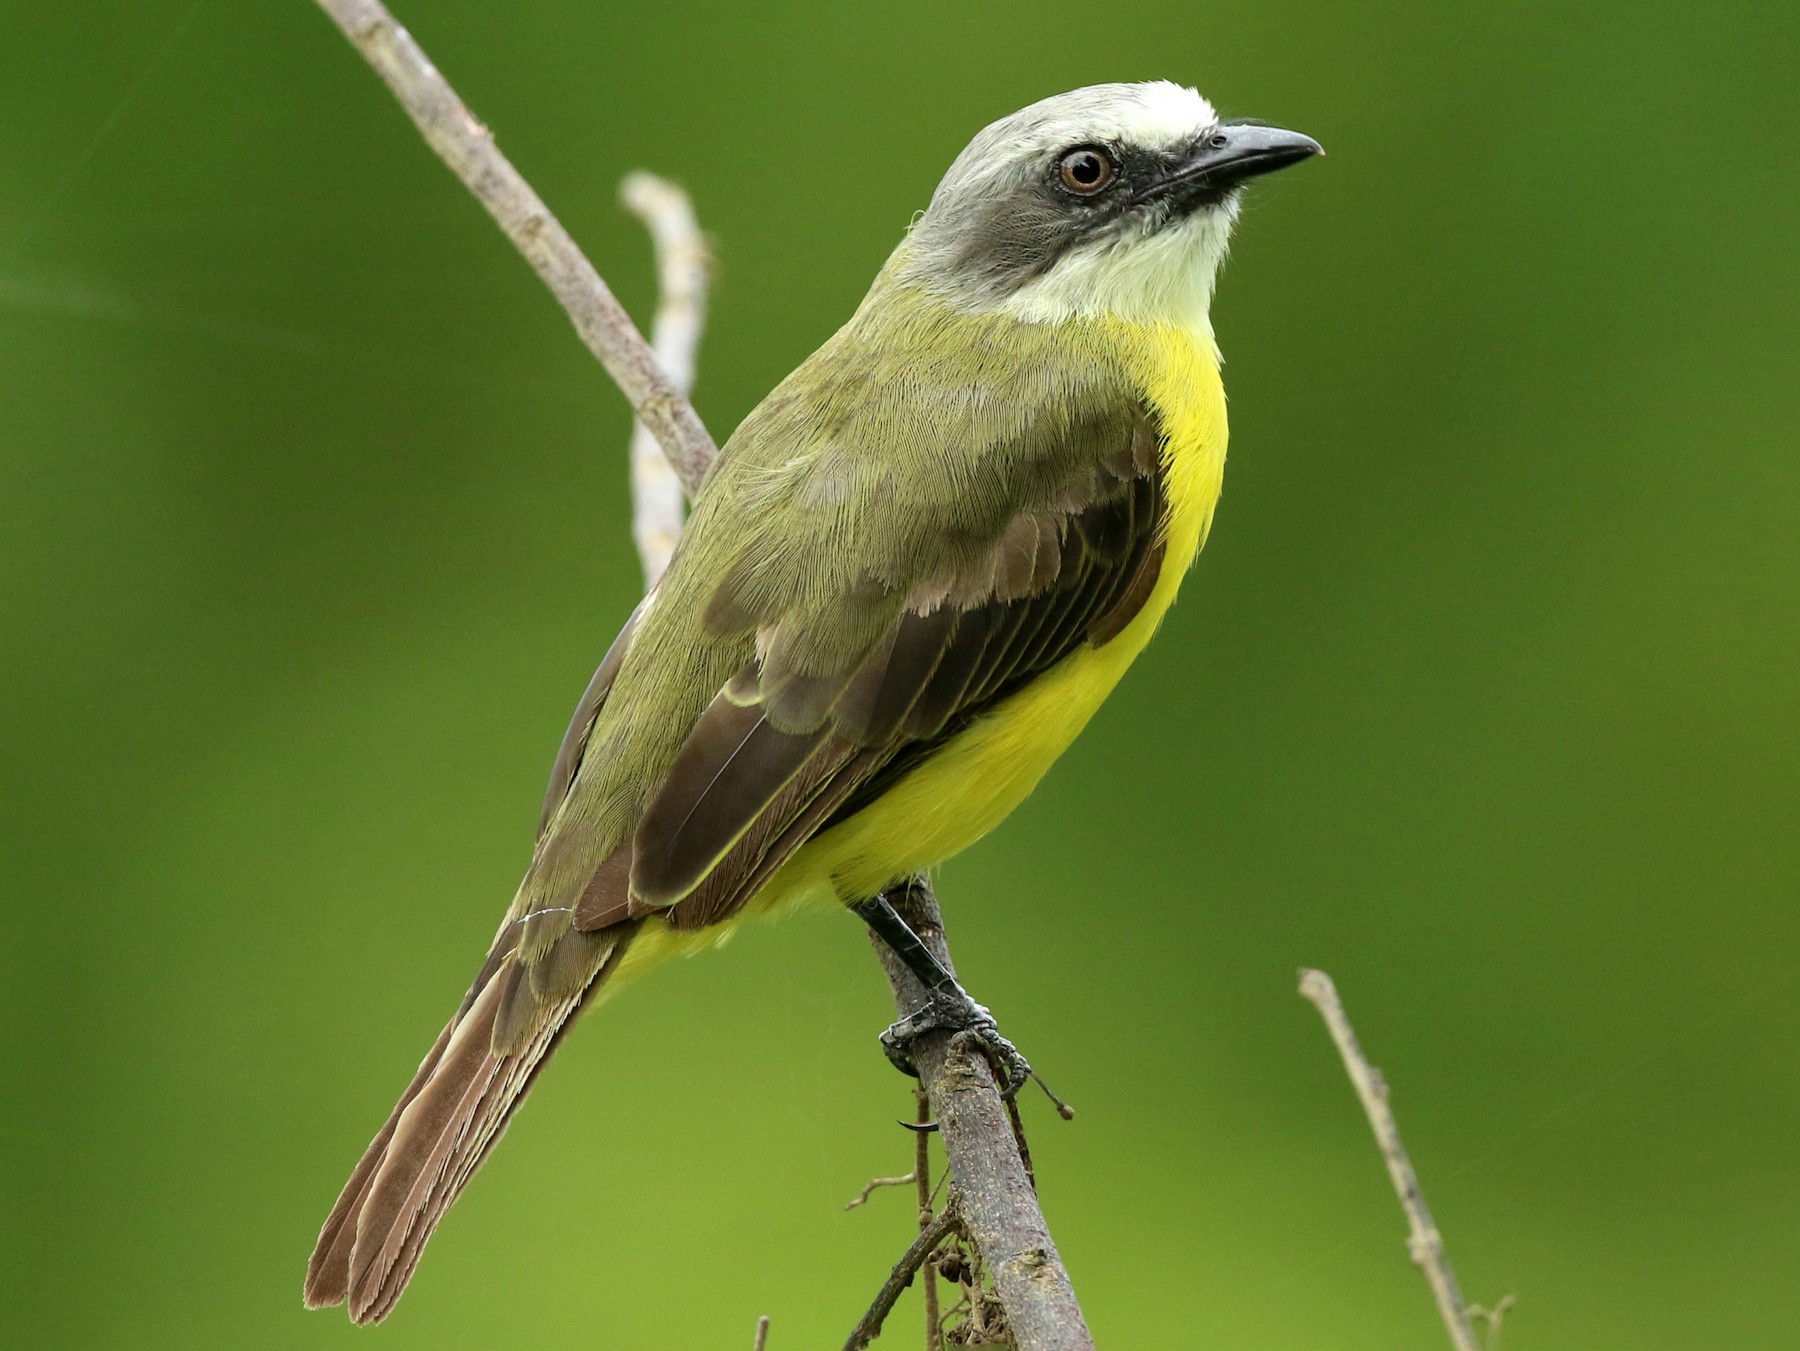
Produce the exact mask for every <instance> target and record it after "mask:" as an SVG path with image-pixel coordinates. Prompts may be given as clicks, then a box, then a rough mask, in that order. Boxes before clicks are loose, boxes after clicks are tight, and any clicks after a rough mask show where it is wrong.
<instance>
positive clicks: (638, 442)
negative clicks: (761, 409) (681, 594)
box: [619, 172, 707, 590]
mask: <svg viewBox="0 0 1800 1351" xmlns="http://www.w3.org/2000/svg"><path fill="white" fill-rule="evenodd" d="M619 200H620V201H622V202H623V203H624V204H625V209H626V210H627V211H629V212H631V214H632V215H634V216H636V217H637V218H638V220H640V221H642V222H643V225H644V228H645V229H647V230H648V231H649V232H650V242H651V243H652V245H653V246H654V247H655V249H656V281H657V301H656V319H655V321H654V322H653V323H652V324H651V326H650V345H651V347H652V348H654V349H655V352H656V358H657V360H658V361H659V362H661V363H662V368H663V370H664V371H665V372H666V373H667V374H668V377H669V382H670V383H671V384H673V385H674V386H675V388H676V389H677V390H679V391H680V392H681V393H682V394H684V395H685V394H687V393H688V392H689V391H691V390H692V389H693V387H694V358H695V355H696V353H697V352H698V351H699V348H700V332H701V330H702V329H703V328H704V327H705V325H706V282H707V256H706V238H705V236H703V235H702V234H701V233H700V224H699V222H698V221H697V220H695V219H694V206H693V203H692V202H690V201H689V200H688V195H687V193H685V192H683V191H682V190H681V188H680V187H678V186H677V185H676V184H674V183H671V182H669V181H668V179H666V178H658V177H657V176H656V175H655V174H647V173H642V172H640V173H634V174H629V175H627V176H626V178H625V181H624V182H623V183H621V184H620V185H619ZM682 499H683V494H682V484H681V480H680V479H679V478H678V477H676V474H675V469H674V466H673V465H671V464H670V462H669V457H668V456H667V455H665V454H664V453H663V448H662V446H661V445H659V444H658V443H657V439H656V435H655V433H654V432H652V431H651V430H650V429H649V428H648V427H646V426H645V425H644V423H643V422H642V420H640V421H638V422H637V423H635V424H634V425H633V426H632V429H631V535H632V538H633V539H634V540H635V541H636V542H637V550H638V557H639V559H641V560H642V561H643V565H644V588H645V590H648V589H649V588H650V587H652V586H655V585H656V579H657V578H658V577H661V576H662V574H663V569H665V568H666V567H668V566H669V557H670V555H671V554H673V553H674V552H675V541H676V540H677V539H679V538H680V537H681V515H682Z"/></svg>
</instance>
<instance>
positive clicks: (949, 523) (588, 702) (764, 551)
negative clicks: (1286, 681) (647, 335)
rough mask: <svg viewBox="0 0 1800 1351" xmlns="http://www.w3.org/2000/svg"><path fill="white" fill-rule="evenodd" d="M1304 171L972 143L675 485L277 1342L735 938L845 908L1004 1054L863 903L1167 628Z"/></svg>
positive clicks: (1300, 142)
mask: <svg viewBox="0 0 1800 1351" xmlns="http://www.w3.org/2000/svg"><path fill="white" fill-rule="evenodd" d="M1319 153H1321V150H1320V147H1319V145H1318V143H1317V142H1316V141H1314V140H1312V139H1311V138H1310V137H1307V136H1304V135H1301V134H1299V133H1297V132H1292V131H1287V130H1284V129H1282V128H1279V127H1275V126H1270V125H1266V124H1263V123H1258V122H1253V121H1247V120H1235V119H1223V118H1221V117H1220V116H1219V115H1218V114H1217V112H1215V110H1214V108H1213V107H1212V105H1211V104H1210V103H1209V102H1207V100H1206V99H1204V98H1203V97H1202V96H1201V95H1200V94H1199V93H1197V92H1196V91H1195V90H1194V89H1192V88H1189V87H1187V86H1184V85H1181V84H1178V83H1173V82H1170V81H1150V82H1143V83H1117V84H1098V85H1092V86H1089V87H1086V88H1082V89H1076V90H1073V91H1071V92H1068V93H1063V94H1058V95H1056V96H1054V97H1050V98H1046V99H1043V100H1041V101H1039V102H1036V103H1033V104H1031V105H1030V106H1029V107H1026V108H1024V109H1022V110H1020V111H1018V112H1015V113H1013V114H1011V115H1010V116H1006V117H1003V118H1001V119H1000V120H998V121H996V122H994V123H993V124H991V125H990V126H988V127H986V128H985V129H983V130H982V131H981V132H979V133H978V134H977V135H976V136H975V137H974V139H973V140H972V141H970V142H969V144H968V146H967V148H966V149H964V150H963V151H962V153H961V154H960V155H959V156H957V158H956V159H955V161H954V162H953V163H952V164H951V166H950V168H949V170H948V171H947V172H946V173H945V175H944V177H943V179H942V181H941V182H940V183H939V185H938V187H937V189H936V191H935V192H934V193H933V194H932V197H931V200H930V203H929V205H928V207H927V208H926V209H925V211H924V212H923V213H922V214H921V215H919V216H918V217H917V218H916V220H915V221H914V222H913V223H912V225H911V226H910V227H909V228H908V229H907V231H906V233H905V234H904V236H903V238H902V239H901V241H900V243H899V244H898V246H897V247H896V248H895V249H894V251H893V253H892V255H891V256H890V257H889V258H888V260H887V262H886V264H885V265H884V266H883V267H882V268H881V270H880V272H879V273H878V275H877V276H876V278H875V281H874V283H873V284H872V286H871V288H870V290H869V292H868V294H867V296H866V297H865V298H864V299H863V301H862V302H861V304H860V305H859V306H858V307H857V309H856V310H855V312H854V314H853V315H852V316H851V317H850V319H849V320H848V321H847V322H846V323H845V324H844V325H843V327H842V328H841V329H839V330H838V331H837V332H836V333H835V334H834V335H833V336H832V337H830V338H829V339H828V340H827V341H826V342H825V343H824V345H823V346H821V347H820V348H819V349H818V350H817V351H816V352H814V353H813V354H812V355H811V356H810V357H808V358H807V359H806V360H805V361H804V362H803V363H802V364H801V365H800V366H799V367H798V368H797V369H795V370H794V372H793V373H792V374H790V375H789V376H788V377H787V378H786V379H784V380H783V381H781V383H780V384H778V385H777V386H776V387H775V389H774V390H773V391H772V392H771V393H770V394H769V395H768V397H767V398H765V399H764V400H763V401H762V402H761V403H760V404H759V405H757V407H756V408H755V409H754V410H753V411H752V412H751V413H750V414H749V415H748V416H747V417H746V418H745V419H744V421H743V422H742V423H741V425H739V427H738V428H737V429H736V431H735V433H734V434H733V435H732V436H731V437H730V438H729V439H728V441H727V442H726V444H725V446H724V447H723V449H722V450H721V452H720V454H719V456H718V458H717V460H716V461H715V462H714V464H713V465H712V467H711V469H710V470H709V471H708V473H707V476H706V478H705V481H704V483H703V484H702V486H701V488H700V490H699V492H698V494H697V495H696V498H695V502H694V505H693V510H692V513H691V516H690V519H689V521H688V524H687V527H686V529H685V531H684V533H683V535H682V538H681V541H680V544H679V546H678V547H677V549H676V551H675V554H674V557H673V559H672V560H671V562H670V565H669V567H668V569H667V571H666V572H665V573H664V574H663V576H662V577H661V578H660V580H659V581H658V582H657V584H656V585H655V586H654V588H653V589H652V590H651V591H650V592H649V593H648V594H647V595H646V596H645V597H644V598H643V600H642V601H641V603H640V604H639V605H638V606H637V608H636V610H635V611H634V612H633V613H632V614H631V616H630V617H629V619H628V620H627V621H626V622H625V624H624V626H623V628H622V629H621V630H620V632H619V634H618V637H617V638H616V639H615V640H614V642H613V643H612V645H611V647H610V648H609V649H608V651H607V652H606V654H605V656H604V658H603V659H602V661H601V662H600V665H599V669H598V670H597V671H596V672H595V674H594V676H593V679H592V681H591V682H590V683H589V685H588V686H587V689H586V691H585V693H584V694H583V696H582V698H581V700H580V702H579V704H578V705H577V707H576V709H575V713H574V716H573V717H572V719H571V720H570V723H569V727H568V731H567V733H566V734H565V736H564V738H563V741H562V744H561V747H560V748H559V750H558V751H557V754H556V757H555V760H554V763H553V766H552V769H551V775H550V783H549V786H548V790H547V792H546V796H545V801H544V806H543V811H542V815H541V819H540V822H539V829H538V833H537V837H536V841H535V845H534V848H533V850H532V854H531V858H530V862H529V865H528V866H527V868H526V870H525V873H524V877H523V880H522V881H521V882H520V885H519V888H518V891H517V893H516V894H515V896H514V898H513V901H512V903H511V905H510V907H509V908H508V910H507V912H506V915H505V917H504V919H503V920H502V922H501V924H500V927H499V930H498V932H497V933H496V934H495V937H494V940H493V943H492V945H491V947H490V949H489V951H488V954H487V957H486V960H485V961H484V962H483V963H482V964H481V966H480V969H479V970H478V972H477V973H476V976H475V979H474V981H473V983H472V984H471V985H470V986H469V989H468V992H467V993H466V994H465V995H464V997H463V1000H462V1003H461V1005H460V1006H459V1007H458V1008H457V1010H456V1012H455V1014H454V1016H453V1017H451V1019H450V1020H449V1022H448V1023H446V1024H445V1026H444V1028H443V1031H442V1032H441V1033H440V1034H439V1035H438V1038H437V1040H436V1042H435V1043H433V1045H432V1047H431V1049H430V1050H429V1051H428V1052H427V1054H426V1056H425V1059H424V1061H423V1062H422V1063H421V1064H420V1066H419V1069H418V1072H417V1073H416V1074H415V1075H414V1077H413V1079H412V1082H411V1083H410V1084H409V1085H408V1086H407V1088H406V1091H405V1092H404V1093H403V1094H402V1095H401V1097H400V1099H399V1102H398V1103H397V1104H396V1105H395V1107H394V1109H393V1111H392V1113H391V1114H390V1115H389V1117H388V1119H387V1121H386V1123H385V1124H384V1125H383V1126H382V1128H381V1130H380V1132H379V1133H378V1134H377V1135H376V1136H375V1138H374V1140H373V1142H372V1143H371V1144H370V1145H369V1147H368V1149H367V1151H366V1152H365V1153H364V1154H363V1156H362V1159H361V1161H360V1162H359V1163H358V1164H357V1165H356V1168H355V1170H354V1171H353V1172H352V1173H351V1175H350V1179H349V1181H348V1182H347V1183H346V1184H345V1186H344V1188H343V1191H342V1193H341V1195H340V1196H339V1198H338V1200H337V1203H336V1205H335V1206H334V1207H333V1208H332V1210H331V1212H330V1215H329V1217H328V1218H327V1220H326V1221H325V1225H324V1228H323V1229H322V1230H321V1232H320V1234H319V1238H318V1243H317V1246H316V1248H315V1250H314V1252H313V1254H312V1258H311V1261H310V1263H309V1265H308V1269H307V1274H306V1283H305V1291H304V1299H305V1303H306V1304H307V1306H308V1307H315V1308H316V1307H324V1306H330V1305H336V1304H346V1305H347V1306H348V1313H349V1316H350V1318H351V1319H352V1320H353V1321H355V1322H357V1323H369V1322H376V1321H379V1320H380V1319H382V1318H384V1317H386V1316H387V1315H388V1314H389V1313H390V1312H391V1311H392V1309H393V1308H394V1305H395V1302H396V1301H397V1300H398V1299H399V1297H400V1295H401V1292H402V1291H403V1290H404V1288H405V1286H406V1284H407V1282H408V1280H409V1279H410V1278H411V1276H412V1274H413V1272H414V1270H415V1268H416V1267H417V1264H418V1262H419V1258H420V1254H421V1252H422V1251H423V1249H424V1247H425V1244H426V1241H427V1240H428V1239H429V1238H430V1236H431V1234H432V1232H433V1231H434V1230H435V1229H436V1227H437V1225H438V1223H439V1221H440V1220H441V1219H442V1218H443V1217H444V1214H445V1211H446V1210H447V1209H448V1207H449V1206H450V1204H451V1203H452V1202H453V1201H454V1200H455V1199H456V1197H457V1196H458V1194H459V1193H460V1192H461V1191H462V1189H463V1187H464V1186H465V1185H466V1184H467V1183H468V1181H469V1178H470V1176H471V1175H472V1174H473V1172H474V1171H475V1169H476V1168H477V1167H478V1166H479V1165H480V1164H481V1163H482V1161H483V1160H484V1159H485V1158H486V1157H487V1155H488V1153H489V1151H490V1150H491V1149H492V1148H493V1146H494V1144H495V1142H496V1141H497V1140H498V1139H499V1138H500V1135H501V1133H502V1131H503V1130H504V1129H505V1128H506V1126H507V1125H508V1123H509V1121H510V1120H511V1118H512V1115H513V1113H514V1111H515V1110H516V1109H517V1108H518V1106H519V1103H520V1101H521V1100H522V1099H523V1097H524V1096H525V1094H526V1092H527V1090H528V1089H529V1088H530V1087H531V1085H532V1082H533V1080H534V1079H535V1078H536V1076H537V1074H538V1072H539V1071H540V1070H541V1069H542V1068H543V1066H544V1064H545V1062H546V1060H547V1059H548V1057H549V1056H550V1054H551V1052H552V1051H554V1050H555V1048H556V1046H557V1045H558V1043H559V1042H560V1041H561V1040H562V1038H563V1036H564V1035H565V1034H566V1033H567V1032H568V1031H569V1029H570V1027H571V1026H572V1024H573V1022H574V1020H575V1017H576V1014H577V1013H578V1012H580V1011H581V1010H583V1009H584V1008H591V1007H593V1006H596V1005H598V1004H599V1003H601V1002H603V1000H604V999H605V998H607V997H609V996H610V995H612V994H614V993H616V991H617V990H618V989H619V988H621V987H622V986H623V985H624V984H625V983H627V982H628V981H629V980H630V979H631V978H632V977H634V976H636V975H637V974H639V973H640V972H642V971H644V970H646V969H648V968H649V967H650V966H652V965H654V964H655V963H656V962H657V961H658V960H660V959H663V958H666V957H668V956H670V955H672V954H676V953H682V952H691V951H696V950H698V949H700V948H703V947H707V946H710V945H712V944H714V943H716V942H717V941H718V940H719V939H720V937H721V936H722V935H724V934H725V933H727V932H728V931H729V930H730V928H731V927H732V926H734V925H736V924H737V923H739V922H740V921H742V920H743V919H745V918H746V917H748V916H753V915H778V914H781V913H784V912H787V911H790V910H793V909H795V908H798V907H801V906H805V905H808V904H816V903H824V904H827V905H837V906H847V907H849V908H851V909H852V910H853V911H854V912H855V913H856V914H858V915H860V916H861V917H862V918H863V919H864V920H866V921H867V922H868V923H869V924H870V926H871V927H872V928H873V929H875V931H876V932H877V933H878V934H879V935H880V936H881V937H882V938H883V939H885V940H886V941H888V942H889V944H890V945H891V946H893V947H895V949H896V951H897V952H899V953H900V954H901V956H902V957H903V958H906V959H907V960H908V961H909V964H913V965H915V969H919V970H920V974H921V975H922V977H924V978H926V980H927V984H928V985H931V986H932V987H933V988H934V989H936V990H938V991H939V992H940V993H941V994H942V995H943V999H942V1001H941V1007H938V1008H936V1009H934V1010H933V1011H932V1014H931V1016H932V1017H933V1018H934V1019H935V1020H937V1021H938V1022H940V1023H941V1022H942V1021H943V1020H944V1019H954V1018H957V1017H960V1018H961V1020H962V1022H961V1025H963V1026H970V1027H973V1028H974V1029H975V1030H977V1031H978V1032H980V1033H981V1034H982V1035H984V1036H985V1037H987V1038H988V1039H989V1040H990V1041H991V1042H993V1043H994V1044H996V1045H998V1046H1001V1047H1002V1048H1003V1049H1004V1050H1006V1051H1008V1052H1011V1047H1010V1043H1005V1042H1004V1040H1003V1039H1000V1038H998V1036H997V1032H996V1031H995V1029H994V1027H993V1024H992V1020H991V1016H990V1015H988V1014H987V1012H986V1010H985V1009H983V1008H981V1006H979V1005H977V1004H974V1002H973V1001H972V1000H970V999H969V998H968V997H967V995H966V992H964V991H962V990H961V988H960V987H959V986H956V985H955V984H954V981H953V980H951V979H950V978H949V977H948V975H947V973H945V972H944V971H943V970H942V969H941V968H936V969H933V967H932V964H931V960H930V958H929V955H928V954H924V953H923V950H922V948H921V947H920V945H919V944H918V943H917V940H916V938H913V936H912V935H911V933H910V930H908V929H907V928H906V925H905V923H904V922H903V921H901V920H900V919H899V917H898V915H897V914H895V912H894V911H893V908H892V907H891V905H889V904H888V903H887V901H886V892H887V891H888V890H889V889H890V888H892V887H893V886H895V885H896V884H898V883H900V882H902V881H903V880H904V879H906V878H908V877H910V876H912V875H915V874H918V873H920V872H923V871H925V870H927V869H929V868H931V867H932V866H934V865H936V864H938V863H941V862H942V861H943V860H945V859H947V858H949V857H951V856H952V855H954V854H956V853H958V852H959V851H961V850H962V849H964V848H966V847H968V846H969V845H971V844H972V843H974V842H975V841H976V840H978V839H980V838H981V837H982V836H983V835H985V834H986V833H987V832H988V831H989V830H990V829H992V828H993V827H994V826H996V825H998V824H999V823H1000V822H1001V820H1002V819H1004V818H1005V817H1006V816H1007V815H1008V813H1010V812H1011V811H1012V810H1013V808H1014V807H1016V806H1017V805H1018V804H1019V803H1020V802H1021V801H1022V800H1023V799H1024V798H1025V796H1026V795H1027V794H1028V793H1029V792H1030V791H1031V790H1032V788H1033V787H1034V786H1035V785H1036V784H1037V783H1038V781H1039V780H1040V779H1041V778H1042V777H1043V775H1044V774H1045V772H1046V771H1047V770H1048V769H1049V768H1050V766H1051V764H1052V762H1054V761H1055V760H1056V759H1057V757H1058V756H1059V755H1060V754H1061V753H1062V752H1063V750H1064V749H1065V748H1066V747H1067V746H1068V745H1069V744H1070V743H1071V742H1072V741H1073V740H1074V738H1075V737H1076V735H1077V734H1078V733H1079V732H1080V731H1081V729H1082V727H1083V725H1084V724H1085V723H1086V722H1087V721H1088V720H1089V718H1090V717H1091V716H1092V715H1093V713H1094V712H1095V710H1096V709H1097V708H1098V707H1099V706H1100V704H1101V702H1102V701H1103V700H1104V699H1105V698H1106V696H1107V695H1108V693H1110V692H1111V690H1112V689H1113V687H1114V685H1115V684H1116V683H1117V682H1118V681H1119V679H1120V677H1121V676H1122V675H1123V674H1124V672H1125V670H1126V668H1127V667H1128V666H1130V665H1131V663H1132V661H1133V660H1134V659H1135V658H1136V657H1137V655H1138V654H1139V652H1140V651H1142V650H1143V648H1144V646H1145V644H1146V643H1147V642H1148V641H1149V639H1150V637H1151V635H1152V633H1153V632H1154V631H1155V630H1156V628H1157V626H1158V624H1159V622H1160V621H1161V619H1162V617H1163V615H1164V613H1165V611H1167V609H1168V608H1169V605H1170V604H1171V602H1172V601H1173V600H1174V599H1175V595H1176V591H1177V588H1178V587H1179V586H1180V583H1181V580H1182V577H1183V576H1184V575H1185V574H1186V572H1187V571H1188V569H1189V567H1190V565H1191V564H1192V563H1193V561H1194V559H1195V558H1196V556H1197V555H1198V553H1199V552H1200V549H1201V546H1202V545H1203V543H1204V542H1205V540H1206V537H1207V533H1208V531H1209V530H1210V528H1211V525H1212V521H1213V514H1214V508H1215V506H1216V504H1217V502H1218V499H1219V494H1220V490H1221V485H1222V476H1223V472H1224V466H1225V445H1226V414H1225V396H1224V390H1223V387H1222V384H1221V381H1220V374H1219V352H1218V347H1217V344H1216V342H1215V340H1214V334H1213V329H1212V325H1211V321H1210V318H1209V308H1210V304H1211V300H1212V295H1213V289H1214V281H1215V278H1216V275H1217V272H1218V269H1219V265H1220V263H1221V262H1222V260H1223V259H1224V257H1225V253H1226V250H1227V245H1228V242H1229V239H1230V236H1231V233H1232V227H1233V225H1234V223H1235V222H1236V220H1237V216H1238V209H1239V203H1240V199H1241V195H1242V191H1243V188H1244V185H1245V183H1246V182H1248V181H1249V180H1250V179H1252V178H1255V177H1257V176H1260V175H1263V174H1266V173H1269V172H1272V171H1274V170H1277V169H1281V168H1284V167H1286V166H1288V165H1292V164H1295V163H1298V162H1300V161H1302V160H1304V159H1307V158H1309V157H1311V156H1313V155H1316V154H1319ZM909 938H912V939H913V941H912V943H911V944H910V952H909V951H908V950H907V949H908V948H909V945H908V943H907V940H908V939H909ZM917 1031H918V1027H917V1025H916V1024H915V1025H914V1026H913V1027H911V1028H908V1027H905V1026H903V1025H897V1027H896V1028H894V1029H890V1035H887V1036H885V1037H884V1041H885V1043H886V1044H887V1045H888V1046H889V1050H890V1054H893V1055H896V1056H897V1057H899V1058H902V1059H903V1057H904V1052H905V1046H906V1044H907V1035H908V1033H909V1032H910V1033H916V1032H917ZM1015 1054H1016V1053H1015ZM1020 1063H1021V1064H1022V1058H1021V1061H1020Z"/></svg>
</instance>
